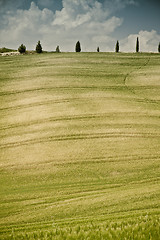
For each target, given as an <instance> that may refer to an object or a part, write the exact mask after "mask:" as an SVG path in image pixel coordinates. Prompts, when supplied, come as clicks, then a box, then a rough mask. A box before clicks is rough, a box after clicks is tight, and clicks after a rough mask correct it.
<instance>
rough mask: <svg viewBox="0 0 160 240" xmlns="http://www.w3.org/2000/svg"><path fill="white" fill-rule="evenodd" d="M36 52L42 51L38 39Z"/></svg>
mask: <svg viewBox="0 0 160 240" xmlns="http://www.w3.org/2000/svg"><path fill="white" fill-rule="evenodd" d="M36 52H37V53H42V46H41V43H40V41H38V43H37V46H36Z"/></svg>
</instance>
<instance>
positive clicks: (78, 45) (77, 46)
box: [75, 41, 81, 52]
mask: <svg viewBox="0 0 160 240" xmlns="http://www.w3.org/2000/svg"><path fill="white" fill-rule="evenodd" d="M75 50H76V52H81V44H80V42H79V41H78V42H77V43H76V47H75Z"/></svg>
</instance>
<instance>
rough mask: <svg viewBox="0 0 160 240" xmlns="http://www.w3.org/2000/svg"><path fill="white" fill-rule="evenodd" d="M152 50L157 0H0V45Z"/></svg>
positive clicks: (158, 35) (159, 25)
mask: <svg viewBox="0 0 160 240" xmlns="http://www.w3.org/2000/svg"><path fill="white" fill-rule="evenodd" d="M137 37H138V38H139V42H140V51H142V52H157V51H158V50H157V49H158V44H159V42H160V0H14V1H13V0H0V47H7V48H12V49H18V47H19V46H20V45H21V44H22V43H23V44H24V45H25V46H26V48H27V49H28V50H34V49H35V47H36V44H37V42H38V41H39V40H40V41H41V44H42V48H43V50H46V51H55V49H56V47H57V46H59V47H60V50H61V51H66V52H73V51H75V45H76V42H77V41H80V43H81V48H82V51H85V52H89V51H96V50H97V47H99V48H100V51H103V52H105V51H115V45H116V41H117V40H118V41H119V44H120V51H122V52H135V45H136V39H137Z"/></svg>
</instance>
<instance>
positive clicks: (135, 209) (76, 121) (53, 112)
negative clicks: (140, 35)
mask: <svg viewBox="0 0 160 240" xmlns="http://www.w3.org/2000/svg"><path fill="white" fill-rule="evenodd" d="M0 70H1V75H0V103H1V104H0V111H1V118H0V131H1V136H0V166H1V169H0V171H1V174H0V182H1V188H0V191H1V200H0V234H1V235H0V238H1V239H138V240H139V239H159V238H160V232H159V212H160V211H159V204H160V201H159V199H160V198H159V197H160V191H159V177H160V175H159V172H160V164H159V160H160V157H159V156H160V147H159V146H160V127H159V122H160V96H159V90H160V82H159V76H160V55H159V54H147V53H146V54H145V53H143V54H123V53H120V54H114V53H61V54H52V53H47V54H41V55H36V54H35V55H25V56H14V57H13V56H12V57H9V56H8V57H0Z"/></svg>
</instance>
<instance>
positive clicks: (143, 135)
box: [0, 132, 160, 149]
mask: <svg viewBox="0 0 160 240" xmlns="http://www.w3.org/2000/svg"><path fill="white" fill-rule="evenodd" d="M103 138H116V139H117V138H160V134H155V133H154V134H153V133H125V132H119V133H117V132H111V133H93V134H74V135H57V136H50V137H43V138H35V139H30V140H24V141H17V142H11V143H5V144H1V146H0V149H3V148H12V147H18V146H22V145H30V144H37V143H45V142H53V141H74V140H88V139H103Z"/></svg>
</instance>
